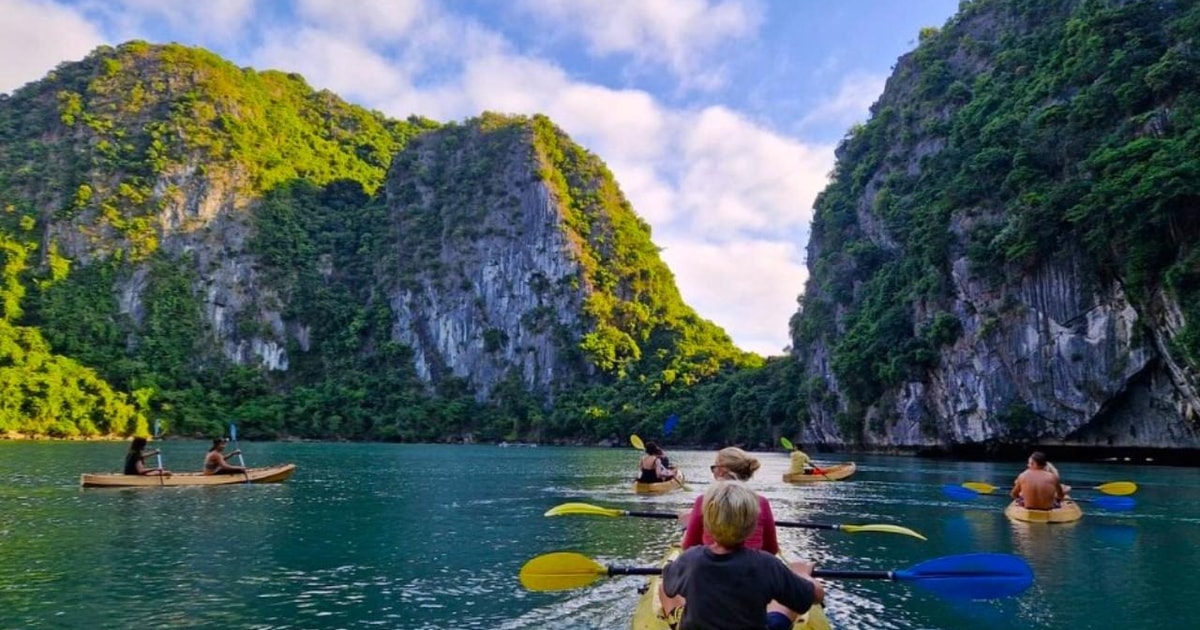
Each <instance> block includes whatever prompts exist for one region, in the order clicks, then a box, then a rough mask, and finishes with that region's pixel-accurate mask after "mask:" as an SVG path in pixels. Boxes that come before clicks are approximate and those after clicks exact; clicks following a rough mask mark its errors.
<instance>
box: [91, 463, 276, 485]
mask: <svg viewBox="0 0 1200 630" xmlns="http://www.w3.org/2000/svg"><path fill="white" fill-rule="evenodd" d="M294 472H296V465H295V464H281V465H279V466H268V467H265V468H251V469H249V470H247V471H246V472H245V473H244V474H236V475H205V474H203V473H198V472H185V473H174V474H172V475H170V476H169V477H160V476H158V475H123V474H120V473H84V474H82V475H80V476H79V485H80V486H83V487H84V488H142V487H155V488H157V487H168V486H227V485H233V484H239V483H279V482H281V481H286V480H287V479H288V477H291V476H292V473H294Z"/></svg>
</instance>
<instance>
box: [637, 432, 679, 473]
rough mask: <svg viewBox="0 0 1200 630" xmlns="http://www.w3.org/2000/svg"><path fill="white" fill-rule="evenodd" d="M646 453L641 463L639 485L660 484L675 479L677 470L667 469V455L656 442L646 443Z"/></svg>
mask: <svg viewBox="0 0 1200 630" xmlns="http://www.w3.org/2000/svg"><path fill="white" fill-rule="evenodd" d="M645 449H646V453H645V454H644V455H642V459H641V462H640V463H639V469H640V470H639V474H638V478H637V480H638V483H658V482H660V481H666V480H668V479H674V478H675V470H674V469H673V468H668V467H667V455H666V453H663V450H662V449H661V448H659V446H658V444H657V443H655V442H646V444H645Z"/></svg>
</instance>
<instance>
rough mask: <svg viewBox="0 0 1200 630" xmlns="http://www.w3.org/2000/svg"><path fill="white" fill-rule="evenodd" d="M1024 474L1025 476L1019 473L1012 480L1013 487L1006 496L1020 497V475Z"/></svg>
mask: <svg viewBox="0 0 1200 630" xmlns="http://www.w3.org/2000/svg"><path fill="white" fill-rule="evenodd" d="M1024 476H1025V473H1021V474H1019V475H1017V478H1016V480H1014V481H1013V487H1012V490H1011V491H1010V492H1009V493H1008V496H1010V497H1012V498H1014V499H1019V498H1020V497H1021V477H1024Z"/></svg>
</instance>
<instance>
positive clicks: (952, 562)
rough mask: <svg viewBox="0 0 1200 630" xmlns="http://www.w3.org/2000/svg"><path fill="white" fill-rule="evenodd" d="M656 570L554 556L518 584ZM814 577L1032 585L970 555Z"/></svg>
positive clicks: (955, 592)
mask: <svg viewBox="0 0 1200 630" xmlns="http://www.w3.org/2000/svg"><path fill="white" fill-rule="evenodd" d="M661 573H662V568H661V567H617V566H605V565H603V564H600V563H599V562H596V561H595V560H593V559H591V558H589V557H587V556H585V555H583V554H578V553H570V552H563V551H559V552H555V553H548V554H545V555H541V556H537V557H536V558H533V559H531V560H529V561H528V562H526V563H525V565H524V566H522V567H521V573H520V578H521V585H522V586H524V587H525V588H527V589H529V590H531V591H560V590H568V589H573V588H579V587H582V586H587V585H588V584H591V583H592V582H595V581H596V580H597V579H599V578H602V577H608V576H614V575H659V574H661ZM812 575H813V577H816V578H828V579H860V580H893V581H896V582H913V583H914V584H917V585H919V586H922V587H924V588H927V589H929V590H931V591H933V592H935V593H937V594H939V595H942V596H945V597H950V598H955V599H998V598H1001V597H1010V596H1013V595H1019V594H1021V593H1023V592H1025V590H1026V589H1028V588H1029V587H1030V585H1032V584H1033V570H1032V569H1030V568H1029V564H1028V563H1026V562H1025V561H1024V560H1022V559H1021V558H1019V557H1017V556H1013V555H1009V554H1001V553H971V554H964V555H958V556H944V557H941V558H934V559H932V560H927V561H925V562H922V563H920V564H918V565H916V566H913V567H910V568H908V569H899V570H894V571H850V570H834V569H815V570H814V571H813V573H812Z"/></svg>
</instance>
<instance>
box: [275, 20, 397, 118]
mask: <svg viewBox="0 0 1200 630" xmlns="http://www.w3.org/2000/svg"><path fill="white" fill-rule="evenodd" d="M301 51H302V52H301ZM252 63H253V64H254V66H255V67H256V68H258V69H260V70H266V69H280V70H286V71H289V72H298V73H300V74H301V75H302V76H303V77H304V78H305V80H306V81H308V82H309V84H310V85H312V86H314V87H316V88H317V89H328V90H331V91H333V92H334V93H336V94H338V95H339V96H341V97H342V98H345V99H348V100H352V101H357V102H360V103H374V102H379V101H382V100H386V99H388V98H389V97H391V96H393V95H394V94H395V93H397V92H398V91H402V90H406V89H409V78H408V76H407V73H406V72H405V71H404V70H403V69H402V68H398V67H396V65H395V64H394V63H393V62H392V61H390V60H388V59H387V58H386V57H384V56H383V55H381V54H379V53H378V52H375V51H373V50H371V49H370V48H368V47H367V46H365V45H363V44H361V43H359V42H358V41H357V40H355V39H353V38H350V37H340V36H337V35H334V34H332V33H330V32H328V31H323V30H317V29H313V28H307V27H305V28H298V29H295V30H289V31H287V32H284V31H275V32H273V33H271V34H269V35H268V36H267V37H266V39H265V40H264V42H263V44H262V46H261V47H260V48H258V49H257V50H255V51H254V53H253V54H252Z"/></svg>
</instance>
